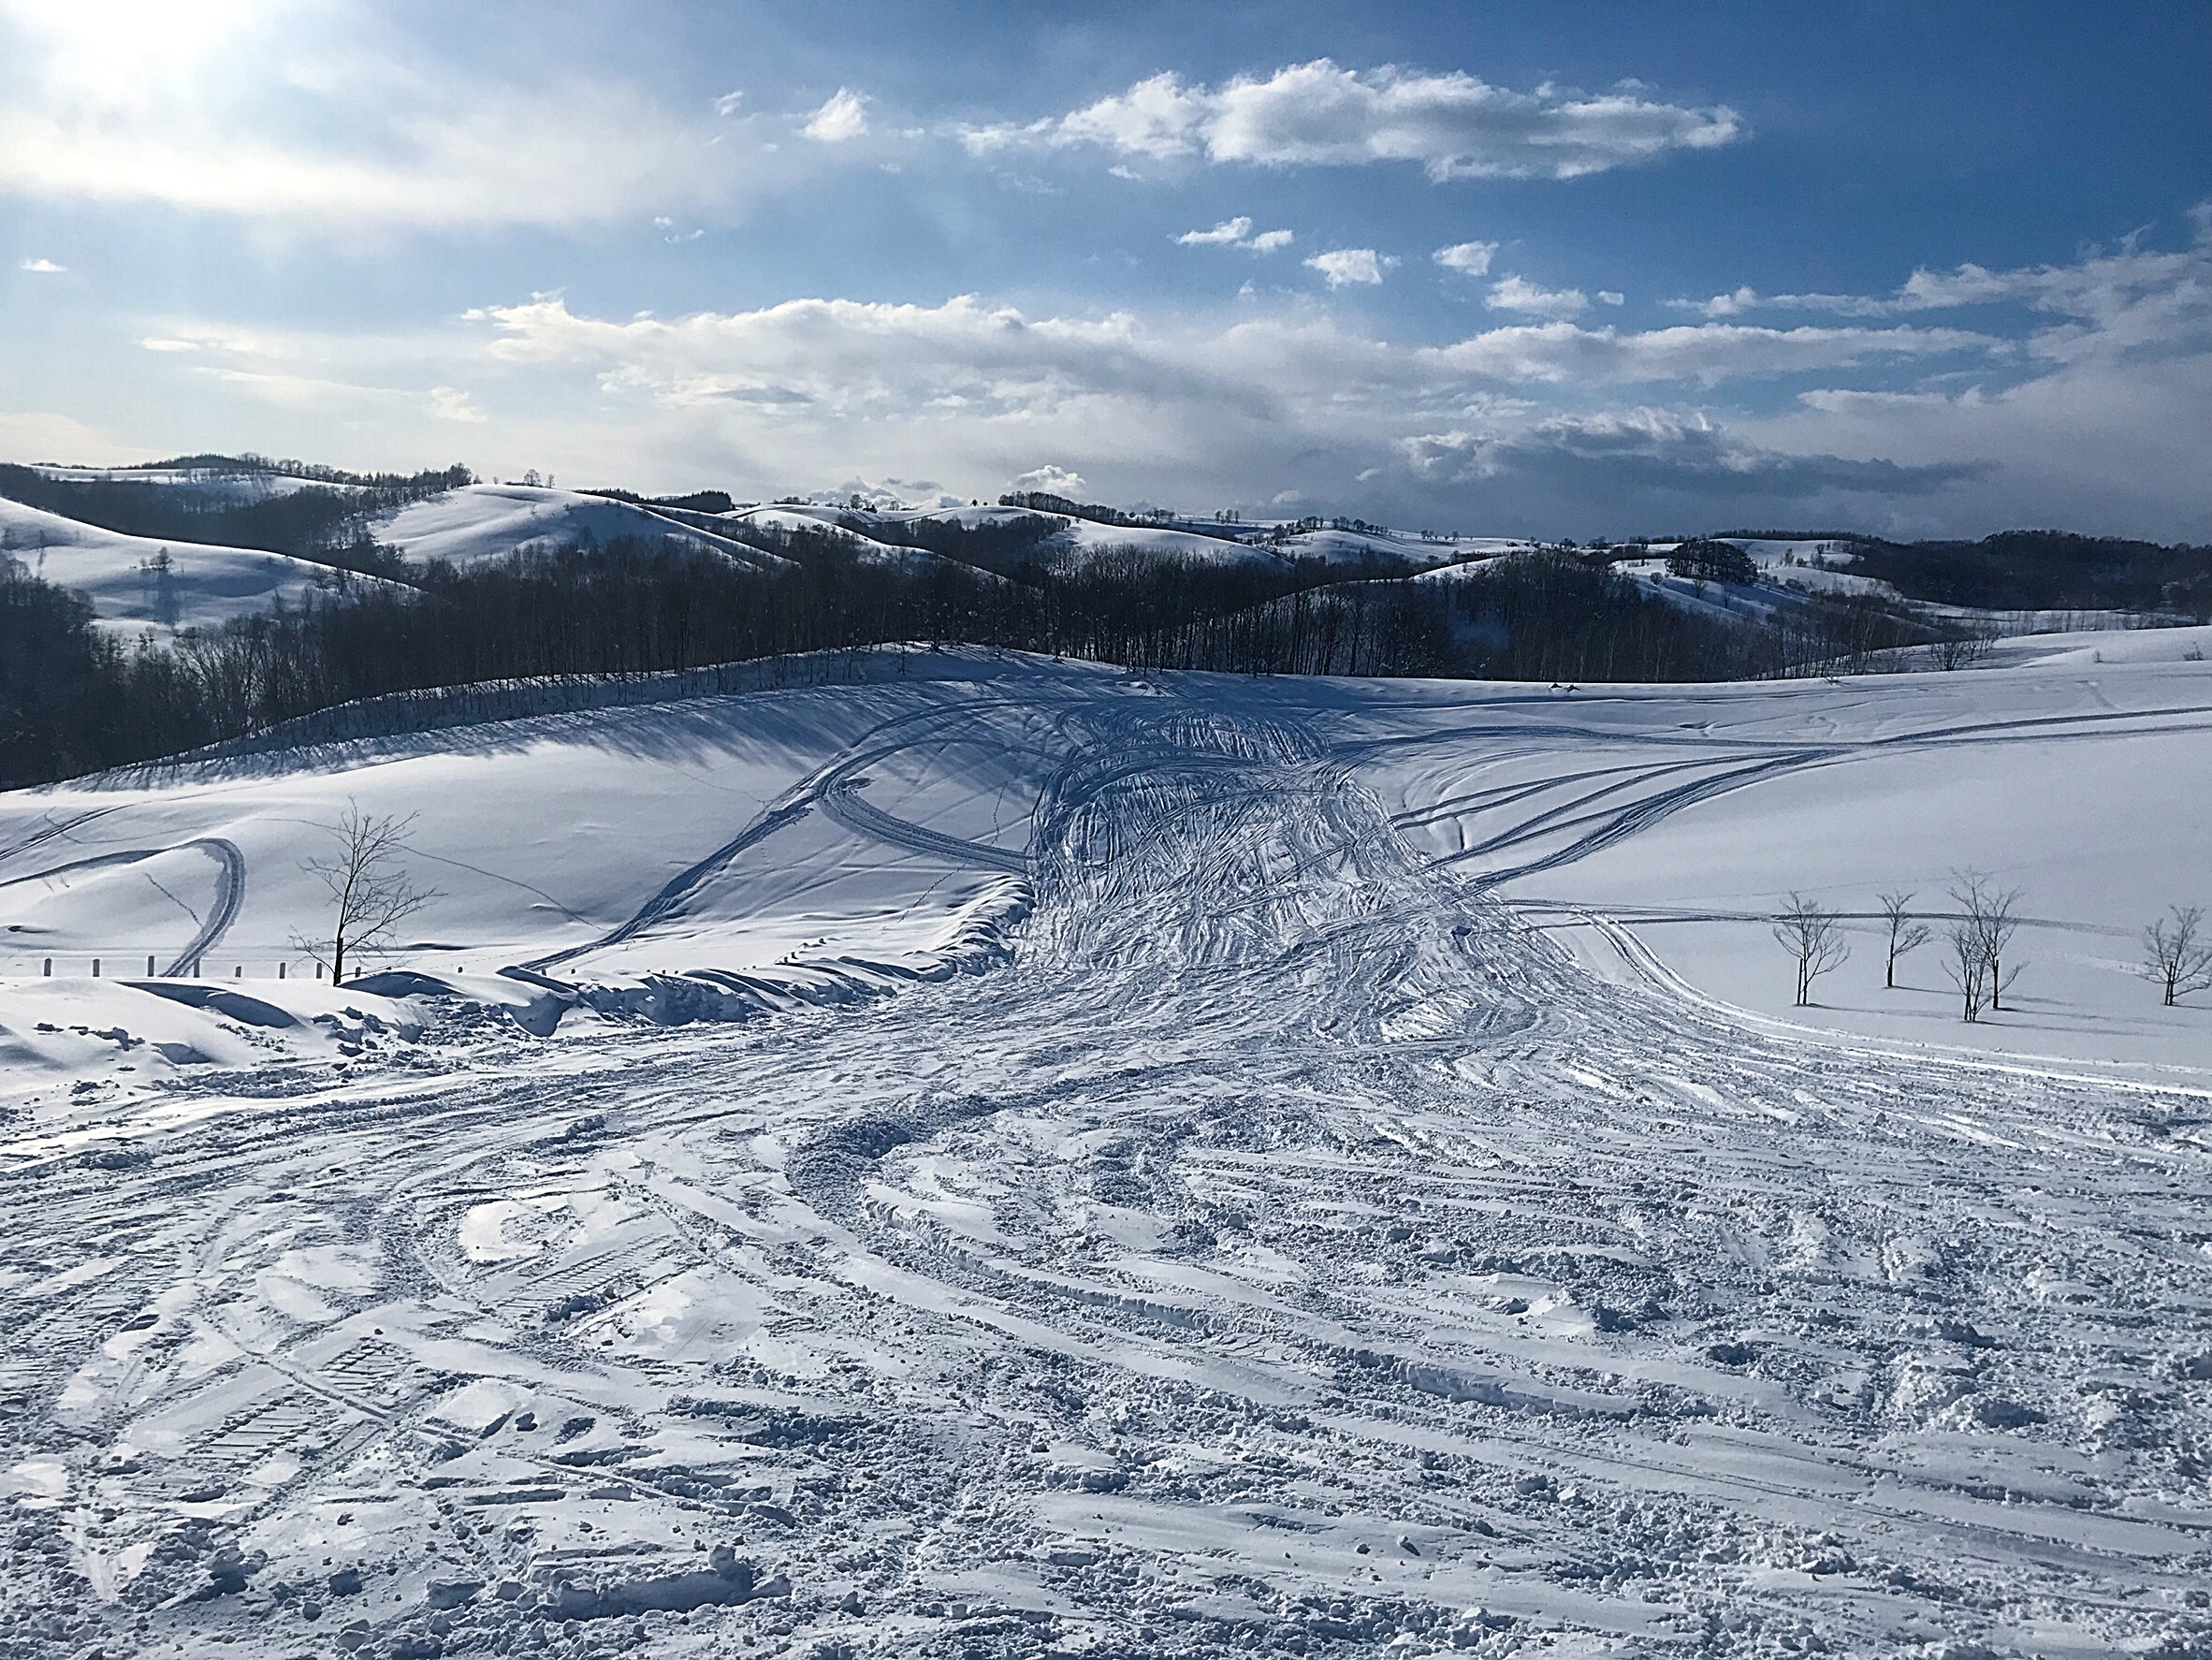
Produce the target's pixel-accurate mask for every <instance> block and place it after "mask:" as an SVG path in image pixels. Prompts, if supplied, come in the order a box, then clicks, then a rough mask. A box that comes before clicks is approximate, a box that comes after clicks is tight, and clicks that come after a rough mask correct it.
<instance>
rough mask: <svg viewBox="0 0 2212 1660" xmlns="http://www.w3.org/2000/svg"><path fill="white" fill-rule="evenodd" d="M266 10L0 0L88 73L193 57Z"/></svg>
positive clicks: (4, 9) (155, 67)
mask: <svg viewBox="0 0 2212 1660" xmlns="http://www.w3.org/2000/svg"><path fill="white" fill-rule="evenodd" d="M272 9H273V7H272V5H271V3H270V0H0V16H5V17H7V18H8V19H10V20H12V21H13V22H16V23H17V24H18V25H19V26H21V27H22V29H23V30H24V31H25V32H26V33H27V34H29V35H30V36H33V37H34V38H36V39H38V40H42V41H44V42H46V43H47V44H48V46H49V48H50V49H51V51H54V52H55V54H56V55H57V56H59V57H61V58H62V59H64V60H65V61H66V62H67V63H68V65H69V66H70V67H71V68H73V69H75V70H76V71H78V72H79V73H80V74H91V75H99V74H102V73H110V74H126V73H127V74H145V73H149V72H153V73H158V72H159V71H160V70H161V69H162V68H163V67H165V66H183V65H187V64H192V63H196V61H198V60H199V59H201V58H202V57H204V56H205V54H206V53H207V52H209V51H211V50H213V49H215V48H217V47H220V46H222V45H224V44H226V42H227V41H229V40H231V39H233V38H234V37H235V36H237V35H238V34H239V33H240V31H241V30H242V29H244V28H245V27H246V26H248V25H250V24H251V23H253V22H255V21H257V20H258V19H260V18H261V17H264V16H266V15H267V14H268V13H269V11H271V10H272Z"/></svg>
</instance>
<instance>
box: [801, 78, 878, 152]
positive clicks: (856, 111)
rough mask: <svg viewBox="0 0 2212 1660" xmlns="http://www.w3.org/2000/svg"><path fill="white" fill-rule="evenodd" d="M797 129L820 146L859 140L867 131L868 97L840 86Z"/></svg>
mask: <svg viewBox="0 0 2212 1660" xmlns="http://www.w3.org/2000/svg"><path fill="white" fill-rule="evenodd" d="M799 130H800V131H801V132H803V133H805V134H806V135H807V137H808V138H812V139H813V140H815V142H817V143H820V144H842V143H844V142H845V141H846V140H847V139H849V138H861V137H863V136H865V135H866V132H867V130H868V101H867V98H866V96H865V95H862V94H860V93H856V92H854V91H852V90H851V88H850V87H843V86H841V87H839V88H837V91H836V92H834V93H832V94H831V95H830V97H829V101H828V102H827V103H825V104H823V105H822V108H821V109H817V110H816V111H815V112H814V113H813V115H812V116H810V117H809V118H808V122H807V124H806V125H805V126H804V127H802V128H800V129H799Z"/></svg>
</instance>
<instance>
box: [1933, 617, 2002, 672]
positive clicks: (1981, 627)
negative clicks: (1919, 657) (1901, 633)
mask: <svg viewBox="0 0 2212 1660" xmlns="http://www.w3.org/2000/svg"><path fill="white" fill-rule="evenodd" d="M1996 639H1997V631H1996V630H1995V628H1994V627H1992V626H1991V625H1990V624H1988V623H1986V622H1977V623H1971V624H1961V625H1959V626H1957V627H1955V628H1951V629H1946V630H1945V631H1944V632H1943V633H1942V634H1941V635H1939V636H1938V637H1937V638H1936V640H1935V641H1934V643H1933V644H1931V645H1930V646H1929V647H1928V658H1929V659H1930V661H1932V662H1933V663H1935V665H1936V667H1938V668H1940V669H1962V668H1970V667H1972V665H1973V664H1975V663H1979V662H1981V661H1982V660H1983V659H1984V658H1985V657H1987V656H1988V655H1989V654H1990V653H1991V651H1992V650H1993V649H1994V648H1995V644H1996Z"/></svg>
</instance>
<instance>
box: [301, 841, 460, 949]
mask: <svg viewBox="0 0 2212 1660" xmlns="http://www.w3.org/2000/svg"><path fill="white" fill-rule="evenodd" d="M414 827H415V814H413V813H409V814H408V815H407V816H406V817H405V818H400V817H399V816H398V815H396V814H391V813H386V814H383V815H371V814H369V813H364V812H363V811H362V810H361V808H360V804H359V803H357V802H356V801H353V800H350V799H349V800H348V801H347V802H346V804H345V811H344V813H343V814H342V815H341V817H340V818H339V821H338V823H335V824H330V825H326V826H325V828H327V829H328V830H329V831H330V832H331V833H332V834H333V835H334V836H336V837H338V842H339V849H338V852H336V853H335V854H334V855H332V856H331V857H329V858H327V859H303V860H301V861H300V866H299V867H300V868H301V869H302V870H305V871H307V872H308V873H309V874H310V875H312V876H313V877H314V878H315V879H316V880H317V881H320V882H321V883H322V884H323V886H324V887H325V888H326V889H327V891H328V893H329V895H330V907H331V909H330V916H329V931H328V932H327V934H323V935H317V936H309V935H303V934H296V935H294V936H293V938H292V943H293V946H294V947H295V948H296V949H297V950H299V951H302V952H305V953H306V954H308V955H309V956H310V957H312V958H313V960H314V961H316V962H318V963H321V964H324V965H325V966H326V967H327V968H329V970H330V983H332V984H333V985H335V984H337V983H339V982H341V981H342V980H343V979H344V978H345V972H346V968H347V967H348V965H349V964H352V963H354V962H355V961H356V960H357V959H358V958H359V957H360V956H361V955H362V954H364V953H366V952H371V951H375V950H379V949H381V948H383V947H384V946H386V945H389V944H390V943H391V937H392V931H393V930H394V929H395V928H397V927H398V926H399V925H400V924H401V923H403V922H405V921H406V920H407V919H408V918H409V917H411V916H413V915H414V914H415V912H416V911H418V910H421V909H422V908H423V907H424V906H426V905H428V904H429V902H430V901H431V900H432V899H435V898H437V897H438V892H437V890H436V889H435V888H418V887H416V886H415V883H414V882H413V881H410V880H409V878H408V875H407V872H406V870H405V868H404V867H403V866H402V865H401V864H400V857H401V855H402V854H403V853H405V852H406V851H407V842H408V837H409V836H410V834H411V833H412V832H413V830H414Z"/></svg>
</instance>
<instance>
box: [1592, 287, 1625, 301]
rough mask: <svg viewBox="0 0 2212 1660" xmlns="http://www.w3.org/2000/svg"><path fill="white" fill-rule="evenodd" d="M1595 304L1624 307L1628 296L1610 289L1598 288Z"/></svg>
mask: <svg viewBox="0 0 2212 1660" xmlns="http://www.w3.org/2000/svg"><path fill="white" fill-rule="evenodd" d="M1597 303H1598V304H1599V305H1626V304H1627V303H1628V296H1627V295H1625V294H1621V293H1618V292H1616V291H1615V290H1613V289H1611V288H1600V289H1599V290H1598V291H1597Z"/></svg>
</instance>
